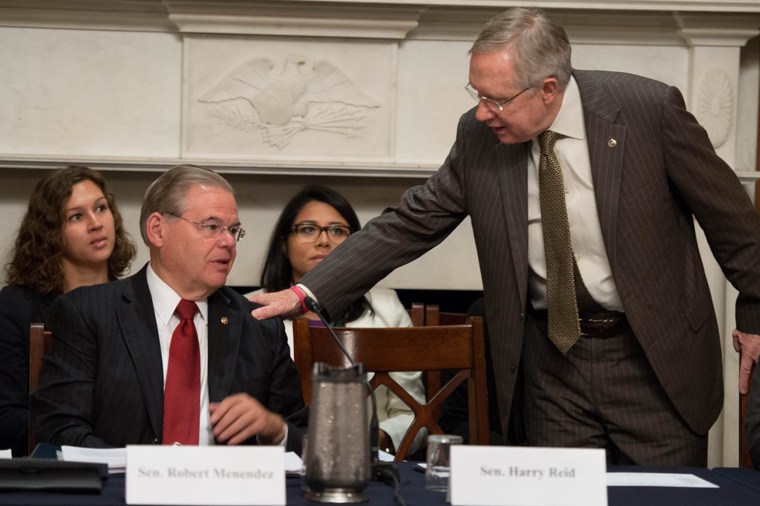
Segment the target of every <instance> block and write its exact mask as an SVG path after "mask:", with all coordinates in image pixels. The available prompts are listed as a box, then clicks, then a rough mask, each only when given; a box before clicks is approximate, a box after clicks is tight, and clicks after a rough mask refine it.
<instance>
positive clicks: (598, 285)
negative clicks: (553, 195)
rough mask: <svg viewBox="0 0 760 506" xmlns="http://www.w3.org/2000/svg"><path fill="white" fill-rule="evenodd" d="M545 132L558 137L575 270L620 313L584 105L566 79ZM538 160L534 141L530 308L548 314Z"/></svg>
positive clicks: (597, 296) (575, 87)
mask: <svg viewBox="0 0 760 506" xmlns="http://www.w3.org/2000/svg"><path fill="white" fill-rule="evenodd" d="M549 130H552V131H554V132H557V133H558V134H561V137H560V138H559V139H558V140H557V142H556V144H555V146H554V152H555V153H556V155H557V159H558V160H559V164H560V166H561V167H562V178H563V179H564V183H565V202H566V205H567V217H568V221H569V223H570V241H571V243H572V246H573V253H574V254H575V259H576V262H577V264H578V270H579V271H580V273H581V277H582V278H583V281H584V282H585V284H586V288H588V291H589V293H590V294H591V295H592V297H594V300H596V301H597V302H598V303H599V304H601V305H602V306H603V307H604V308H606V309H608V310H611V311H622V310H623V304H622V302H621V301H620V296H619V295H618V293H617V288H616V287H615V280H614V279H612V270H611V268H610V262H609V259H608V258H607V251H606V250H605V247H604V240H603V239H602V229H601V225H600V224H599V214H598V212H597V209H596V197H595V195H594V182H593V180H592V177H591V162H590V159H589V154H588V144H587V139H586V127H585V122H584V119H583V106H582V104H581V95H580V91H579V90H578V84H577V83H576V82H575V78H571V79H570V82H569V83H568V85H567V89H566V90H565V95H564V99H563V101H562V106H561V108H560V111H559V113H558V114H557V117H556V118H555V119H554V123H552V125H551V127H549ZM540 155H541V148H540V146H539V144H538V139H534V140H533V145H532V148H531V157H530V158H529V160H528V262H529V265H530V276H529V289H530V292H529V294H530V300H531V303H532V305H533V308H534V309H546V259H545V257H544V236H543V229H542V227H541V205H540V202H539V193H538V166H539V158H540ZM602 170H603V168H602Z"/></svg>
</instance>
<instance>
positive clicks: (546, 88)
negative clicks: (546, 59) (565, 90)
mask: <svg viewBox="0 0 760 506" xmlns="http://www.w3.org/2000/svg"><path fill="white" fill-rule="evenodd" d="M559 91H560V90H559V82H558V81H557V78H556V77H554V76H549V77H547V78H546V79H544V82H543V84H542V85H541V96H542V97H543V99H544V102H551V101H553V100H554V99H555V98H556V97H557V93H559Z"/></svg>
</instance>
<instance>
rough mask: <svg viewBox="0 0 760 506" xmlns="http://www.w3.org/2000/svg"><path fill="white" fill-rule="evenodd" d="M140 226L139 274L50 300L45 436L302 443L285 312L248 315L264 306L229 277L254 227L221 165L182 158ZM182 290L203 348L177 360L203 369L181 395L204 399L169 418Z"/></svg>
mask: <svg viewBox="0 0 760 506" xmlns="http://www.w3.org/2000/svg"><path fill="white" fill-rule="evenodd" d="M140 228H141V233H142V236H143V240H144V241H145V244H146V245H147V246H148V247H149V249H150V262H149V263H148V264H147V265H146V266H145V267H144V268H143V269H142V270H140V272H138V273H137V274H135V275H133V276H131V277H128V278H126V279H123V280H119V281H115V282H112V283H107V284H104V285H98V286H91V287H86V288H83V289H81V290H74V291H72V292H69V293H68V294H66V295H65V296H61V297H59V298H58V299H56V301H55V302H54V303H53V305H52V307H51V308H50V316H49V318H48V326H49V328H50V329H51V330H52V331H53V335H54V336H55V342H54V345H53V350H52V352H51V355H50V357H49V358H47V359H46V361H45V363H44V364H43V368H42V374H41V377H40V386H39V388H38V389H37V391H35V392H34V395H33V397H32V414H33V415H34V417H35V425H36V427H35V428H36V431H35V432H36V435H37V440H38V441H44V442H49V443H54V444H63V445H74V446H86V447H108V446H115V447H121V446H125V445H128V444H161V443H164V444H171V443H172V442H173V441H177V440H176V439H174V440H169V439H166V438H169V437H171V435H172V434H176V431H175V430H173V429H176V428H177V426H178V425H179V426H181V427H183V428H184V429H186V432H187V433H189V434H192V433H193V432H194V434H192V436H193V437H189V436H188V438H187V439H185V444H188V441H191V440H192V444H201V445H207V444H232V445H234V444H256V443H259V444H281V445H282V446H285V447H287V448H288V450H291V451H300V446H301V434H302V433H303V432H302V429H303V428H304V427H305V425H306V408H305V406H304V403H303V398H302V396H301V388H300V381H299V379H298V375H297V373H296V370H295V365H294V364H293V361H292V360H291V358H290V352H289V350H288V344H287V342H288V341H287V337H286V336H285V329H284V327H283V325H282V321H280V320H279V319H272V320H267V321H257V320H255V319H253V318H251V316H250V314H249V313H250V311H251V310H252V309H253V308H254V307H255V304H252V303H250V302H249V301H248V300H246V299H245V298H244V297H243V296H242V295H240V294H238V293H237V292H235V291H234V290H232V289H230V288H227V287H225V286H224V284H225V282H226V279H227V274H228V273H229V271H230V269H231V268H232V264H233V262H234V260H235V256H236V242H237V241H238V240H239V239H240V238H241V237H242V236H243V235H244V233H245V232H244V231H243V229H242V228H241V226H240V221H239V219H238V212H237V204H236V202H235V197H234V195H233V192H232V187H231V186H230V185H229V183H228V182H227V181H226V180H225V179H224V178H222V177H221V176H219V175H218V174H216V173H215V172H213V171H210V170H207V169H203V168H201V167H195V166H191V165H180V166H177V167H174V168H173V169H171V170H169V171H167V172H166V173H164V174H162V175H161V176H160V177H159V178H158V179H156V180H155V181H154V182H153V184H151V186H150V187H149V188H148V190H147V191H146V193H145V199H144V201H143V205H142V210H141V213H140ZM181 299H183V300H184V301H185V302H183V304H184V303H188V304H190V305H194V306H196V307H197V310H196V311H197V312H196V313H195V314H194V317H193V316H191V318H192V322H193V323H192V326H193V327H194V328H195V330H196V334H195V335H194V336H193V335H190V336H189V337H190V339H191V340H190V341H189V342H191V343H192V342H195V345H194V347H195V351H197V353H196V354H195V360H189V361H186V362H183V363H182V364H183V365H180V366H178V367H179V368H180V369H183V370H187V369H188V366H190V368H191V369H192V367H193V366H196V367H197V369H196V371H197V372H194V373H193V374H192V375H191V377H190V378H188V379H187V383H190V384H191V386H190V387H187V390H188V394H187V397H185V398H183V399H182V401H181V402H180V403H179V405H180V406H182V405H185V406H186V405H188V404H193V401H192V400H190V399H192V398H193V397H195V401H197V404H196V405H195V411H194V412H191V413H190V414H189V415H188V416H187V417H186V418H184V420H186V421H187V423H177V424H175V425H174V426H167V424H166V420H167V417H166V412H167V410H166V406H167V404H165V400H167V399H165V397H166V396H165V391H164V386H165V383H166V384H168V380H167V377H168V374H167V368H168V369H169V370H170V371H171V368H172V366H171V363H172V359H171V356H172V354H174V353H175V350H176V348H175V347H174V345H173V344H172V343H173V342H174V340H175V339H177V340H178V342H181V336H179V335H175V333H174V330H175V329H176V328H177V326H178V325H179V324H180V320H179V318H178V315H177V314H176V313H175V308H177V306H178V305H181V304H179V303H180V300H181ZM191 346H192V345H191ZM193 362H194V363H193ZM193 382H195V385H192V383H193ZM187 383H185V384H187ZM167 390H168V389H167ZM193 394H194V395H193ZM170 405H171V404H170Z"/></svg>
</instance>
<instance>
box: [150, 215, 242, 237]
mask: <svg viewBox="0 0 760 506" xmlns="http://www.w3.org/2000/svg"><path fill="white" fill-rule="evenodd" d="M163 214H168V215H169V216H174V217H175V218H179V219H180V220H183V221H186V222H188V223H190V224H192V225H195V227H196V228H197V229H198V230H199V231H200V232H201V235H202V236H203V237H205V238H206V239H218V238H219V237H221V235H222V234H223V233H224V232H229V234H230V235H231V236H232V238H233V239H235V241H239V240H240V239H242V238H243V237H245V229H244V228H243V227H241V226H240V225H239V224H238V225H231V226H229V227H223V226H221V225H219V224H218V223H198V222H195V221H191V220H188V219H187V218H183V217H182V216H179V215H177V214H174V213H163Z"/></svg>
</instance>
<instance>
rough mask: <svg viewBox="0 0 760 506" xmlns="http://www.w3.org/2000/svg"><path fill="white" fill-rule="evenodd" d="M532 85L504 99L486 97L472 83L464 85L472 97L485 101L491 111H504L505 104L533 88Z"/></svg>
mask: <svg viewBox="0 0 760 506" xmlns="http://www.w3.org/2000/svg"><path fill="white" fill-rule="evenodd" d="M531 88H532V86H528V87H527V88H525V89H524V90H522V91H520V92H518V93H515V94H514V95H512V96H511V97H509V98H505V99H504V100H494V99H493V98H489V97H486V96H485V95H480V94H478V92H477V90H475V88H473V87H472V84H470V83H467V85H466V86H465V87H464V89H465V90H466V91H467V93H468V94H469V95H470V96H471V97H472V99H473V100H474V101H476V102H483V103H484V104H485V105H486V107H488V109H490V110H491V111H494V112H496V111H499V112H502V111H503V110H504V106H505V105H507V104H508V103H510V102H511V101H513V100H514V99H516V98H517V97H519V96H520V95H522V94H523V93H525V92H526V91H528V90H529V89H531Z"/></svg>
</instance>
